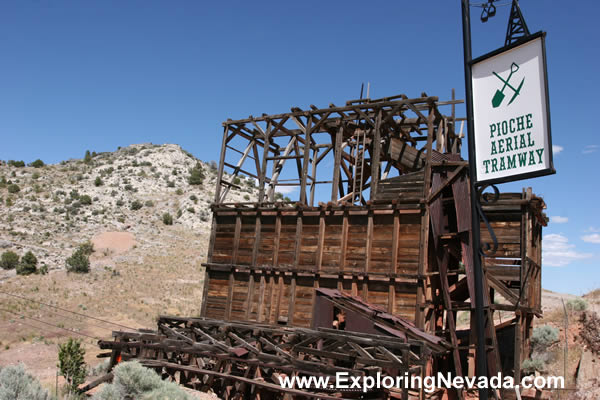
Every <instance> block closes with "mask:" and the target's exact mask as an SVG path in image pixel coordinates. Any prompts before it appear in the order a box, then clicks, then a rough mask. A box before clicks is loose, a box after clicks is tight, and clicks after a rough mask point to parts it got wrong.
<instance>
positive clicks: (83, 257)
mask: <svg viewBox="0 0 600 400" xmlns="http://www.w3.org/2000/svg"><path fill="white" fill-rule="evenodd" d="M65 262H66V264H67V271H68V272H75V273H80V274H85V273H87V272H90V255H89V254H87V253H86V250H85V249H84V248H82V246H79V248H77V250H75V251H74V252H73V254H72V255H71V257H69V258H67V259H66V261H65Z"/></svg>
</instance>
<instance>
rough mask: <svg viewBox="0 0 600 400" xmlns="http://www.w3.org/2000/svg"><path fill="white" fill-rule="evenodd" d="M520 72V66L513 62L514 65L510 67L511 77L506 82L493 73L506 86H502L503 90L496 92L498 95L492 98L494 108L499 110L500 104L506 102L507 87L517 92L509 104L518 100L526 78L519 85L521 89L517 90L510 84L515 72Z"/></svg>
mask: <svg viewBox="0 0 600 400" xmlns="http://www.w3.org/2000/svg"><path fill="white" fill-rule="evenodd" d="M518 70H519V66H518V65H517V63H514V62H513V63H512V65H511V66H510V75H508V78H507V79H506V80H505V79H504V78H502V77H501V76H500V75H498V74H497V73H495V72H493V74H494V75H496V77H497V78H498V79H500V80H501V81H502V82H503V83H504V86H502V89H501V90H496V93H495V94H494V97H493V98H492V106H493V107H494V108H498V107H500V104H502V101H503V100H504V97H505V94H504V89H506V87H507V86H508V87H509V88H511V89H512V90H513V92H515V93H514V94H513V97H512V98H511V99H510V101H509V102H508V104H510V103H512V102H513V101H515V99H516V98H517V96H518V95H519V93H521V88H522V87H523V83H525V78H523V80H522V81H521V83H520V84H519V87H518V88H516V89H515V88H514V87H513V86H512V85H511V84H510V83H508V82H509V81H510V78H511V77H512V75H513V74H514V73H515V72H517V71H518Z"/></svg>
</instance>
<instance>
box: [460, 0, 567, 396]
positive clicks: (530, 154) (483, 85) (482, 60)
mask: <svg viewBox="0 0 600 400" xmlns="http://www.w3.org/2000/svg"><path fill="white" fill-rule="evenodd" d="M494 1H495V0H489V1H488V3H487V4H484V5H483V7H484V9H483V13H482V16H481V20H482V22H485V21H487V19H488V18H489V17H490V16H493V15H495V14H496V7H495V6H494ZM461 5H462V24H463V48H464V68H465V96H466V108H467V130H468V132H467V133H468V150H469V170H470V182H471V188H470V189H471V193H470V195H471V223H472V226H471V233H472V248H473V268H474V275H475V276H474V280H475V319H476V327H477V351H476V366H477V375H478V376H488V367H487V349H486V332H485V311H486V310H484V307H483V288H484V285H483V279H485V275H484V272H483V269H482V265H481V256H482V251H481V243H480V240H481V232H480V230H481V227H480V223H481V219H483V220H484V221H487V220H486V219H485V215H484V214H483V212H482V209H481V205H480V194H481V192H482V191H483V190H484V188H485V187H487V186H492V187H493V188H494V191H495V193H496V194H497V195H498V193H499V192H498V189H497V188H496V187H495V186H493V185H494V184H495V183H503V182H509V181H516V180H520V179H527V178H533V177H537V176H543V175H549V174H553V173H555V172H556V171H555V169H554V164H553V160H552V139H551V134H550V109H549V102H548V80H547V72H546V51H545V42H544V40H545V33H543V32H540V33H536V34H534V35H530V34H529V29H528V28H527V25H526V24H525V20H524V18H523V15H522V14H521V10H520V8H519V4H518V1H517V0H513V1H512V6H511V13H510V17H509V25H508V30H507V36H506V42H505V46H504V47H502V48H500V49H498V50H496V51H493V52H491V53H489V54H486V55H484V56H481V57H479V58H477V59H475V60H473V57H472V49H471V14H470V4H469V0H461ZM488 229H490V228H489V226H488ZM490 233H491V236H492V238H494V241H495V235H494V234H493V232H490ZM487 311H488V312H489V309H488V310H487ZM488 318H489V313H488ZM488 323H489V324H490V328H491V329H495V327H494V321H493V320H489V321H488ZM515 374H516V375H517V376H519V372H517V371H515ZM479 398H480V399H481V400H487V399H488V390H487V389H485V388H481V387H480V388H479Z"/></svg>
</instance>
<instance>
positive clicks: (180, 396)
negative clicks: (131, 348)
mask: <svg viewBox="0 0 600 400" xmlns="http://www.w3.org/2000/svg"><path fill="white" fill-rule="evenodd" d="M113 373H114V378H113V383H111V384H108V385H104V387H103V388H102V390H100V391H99V392H98V393H97V394H95V395H94V397H92V399H93V400H117V399H124V398H126V399H130V398H133V399H148V400H150V399H152V400H167V399H168V400H188V399H190V396H189V395H188V394H187V393H185V391H183V389H181V388H180V387H179V386H178V385H177V384H175V383H173V382H165V381H163V380H161V379H160V376H158V374H157V373H156V372H154V371H153V370H151V369H149V368H145V367H143V366H142V365H141V364H140V363H138V362H137V361H130V362H123V363H120V364H118V365H117V366H116V367H115V369H114V371H113Z"/></svg>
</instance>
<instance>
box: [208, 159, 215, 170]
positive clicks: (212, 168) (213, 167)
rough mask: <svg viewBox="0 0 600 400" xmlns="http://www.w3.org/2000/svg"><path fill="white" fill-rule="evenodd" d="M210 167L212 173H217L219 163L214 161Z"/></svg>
mask: <svg viewBox="0 0 600 400" xmlns="http://www.w3.org/2000/svg"><path fill="white" fill-rule="evenodd" d="M209 166H210V169H211V171H213V172H216V171H217V162H216V161H214V160H213V161H211V162H210V163H209Z"/></svg>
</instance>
